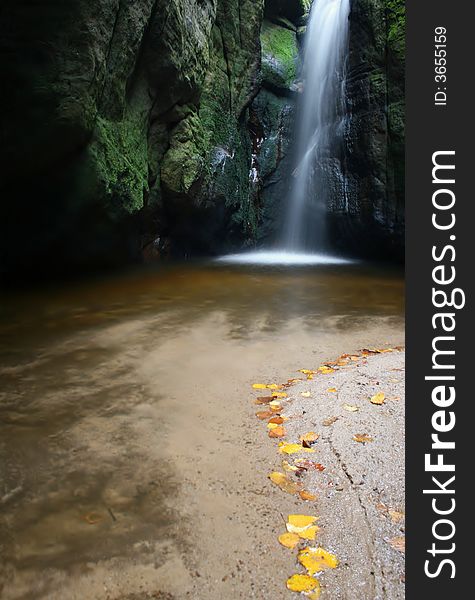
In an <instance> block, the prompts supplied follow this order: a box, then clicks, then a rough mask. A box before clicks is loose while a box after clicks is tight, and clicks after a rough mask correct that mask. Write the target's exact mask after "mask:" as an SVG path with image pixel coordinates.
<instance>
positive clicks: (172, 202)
mask: <svg viewBox="0 0 475 600" xmlns="http://www.w3.org/2000/svg"><path fill="white" fill-rule="evenodd" d="M310 4H311V2H310V1H309V0H267V1H266V2H264V0H134V1H132V0H96V1H95V2H93V3H91V2H89V1H87V0H49V1H48V2H45V3H36V2H31V1H28V0H4V2H3V3H2V6H1V8H0V65H1V69H2V75H3V94H2V100H1V103H2V111H1V114H2V119H1V130H0V131H1V142H2V143H1V164H2V178H1V181H0V193H1V196H2V200H1V207H0V271H1V272H3V273H12V272H16V273H22V272H26V271H28V272H30V273H40V272H42V271H48V270H49V271H51V270H53V271H54V270H56V269H57V270H58V271H74V270H77V269H82V268H90V267H91V266H94V267H101V266H105V265H110V264H123V263H124V262H126V261H130V260H142V259H143V258H146V259H153V258H160V257H167V256H177V257H186V256H195V255H202V254H215V253H218V252H226V251H228V250H231V249H233V250H236V249H240V248H246V247H250V246H254V245H256V244H258V245H259V244H266V243H271V242H272V241H274V240H275V239H276V238H278V235H279V232H280V228H281V226H282V218H283V216H284V214H285V203H286V202H287V201H288V189H289V182H290V178H291V171H292V161H291V155H292V134H293V122H294V117H295V106H296V101H297V98H298V95H299V92H300V91H301V89H302V83H301V81H300V80H299V64H300V54H301V43H302V37H303V35H304V32H305V23H306V15H307V14H308V11H309V8H310ZM403 65H404V14H403V3H402V2H401V1H400V0H385V1H384V0H353V3H352V11H351V39H350V62H349V80H348V103H349V109H350V117H349V121H348V128H347V134H346V135H347V148H348V150H347V151H345V153H343V152H341V153H340V156H339V157H338V160H339V166H338V168H339V169H340V170H341V172H342V173H343V174H344V176H345V178H346V179H345V181H346V183H345V193H344V194H343V195H339V194H337V193H335V194H334V196H333V199H332V201H331V202H330V204H329V214H330V223H331V227H332V231H333V238H334V241H335V244H336V245H337V246H338V247H341V248H350V249H352V250H354V251H356V252H359V251H363V252H368V253H370V252H375V251H376V253H377V252H378V246H381V247H384V248H385V251H387V253H388V254H393V255H400V254H401V251H402V236H403V231H404V221H403V204H404V190H403V187H404V185H403V182H404V177H403V174H404V170H403V169H404V150H403V140H404V136H403V127H404V109H403V106H404V89H403ZM336 191H338V190H336ZM369 238H371V243H370V244H367V243H366V242H367V241H368V239H369Z"/></svg>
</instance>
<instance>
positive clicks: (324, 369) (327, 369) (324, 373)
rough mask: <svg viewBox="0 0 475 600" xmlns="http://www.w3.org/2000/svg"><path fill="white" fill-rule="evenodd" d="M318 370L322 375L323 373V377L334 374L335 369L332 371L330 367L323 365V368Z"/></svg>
mask: <svg viewBox="0 0 475 600" xmlns="http://www.w3.org/2000/svg"><path fill="white" fill-rule="evenodd" d="M318 370H319V371H320V373H322V374H323V375H329V374H330V373H334V372H335V369H332V368H330V367H327V365H322V366H321V367H318Z"/></svg>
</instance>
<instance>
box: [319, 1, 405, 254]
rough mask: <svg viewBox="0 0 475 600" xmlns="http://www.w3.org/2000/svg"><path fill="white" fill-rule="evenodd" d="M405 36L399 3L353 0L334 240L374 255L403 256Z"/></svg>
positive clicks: (332, 198) (331, 208) (333, 197)
mask: <svg viewBox="0 0 475 600" xmlns="http://www.w3.org/2000/svg"><path fill="white" fill-rule="evenodd" d="M404 36H405V14H404V2H403V1H402V0H390V1H386V0H384V1H383V0H353V2H352V6H351V14H350V55H349V72H348V77H347V80H348V83H347V96H348V98H347V102H348V112H349V116H348V120H347V123H346V124H345V134H344V136H345V140H344V145H345V148H344V149H342V150H341V151H340V156H339V158H338V160H337V161H336V163H335V164H334V165H333V169H334V170H336V171H337V176H336V177H335V178H334V179H335V181H339V182H341V186H340V187H341V188H342V189H343V192H344V193H338V194H330V203H329V212H330V215H329V222H330V228H331V232H330V238H331V239H332V240H333V243H334V244H335V245H337V246H338V247H340V248H342V249H346V250H348V249H349V250H350V251H353V252H356V253H358V254H363V255H370V256H377V257H381V258H382V257H383V256H389V257H392V258H396V259H402V258H403V255H404Z"/></svg>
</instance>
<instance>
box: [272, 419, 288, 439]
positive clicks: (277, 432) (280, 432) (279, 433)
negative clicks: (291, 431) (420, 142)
mask: <svg viewBox="0 0 475 600" xmlns="http://www.w3.org/2000/svg"><path fill="white" fill-rule="evenodd" d="M270 425H273V423H270ZM285 434H286V431H285V429H284V427H282V425H276V426H275V427H274V428H273V429H270V430H269V437H270V438H281V437H284V436H285Z"/></svg>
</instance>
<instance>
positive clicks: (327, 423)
mask: <svg viewBox="0 0 475 600" xmlns="http://www.w3.org/2000/svg"><path fill="white" fill-rule="evenodd" d="M336 421H338V417H328V419H325V420H324V421H322V425H325V427H330V425H333V423H335V422H336Z"/></svg>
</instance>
